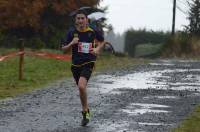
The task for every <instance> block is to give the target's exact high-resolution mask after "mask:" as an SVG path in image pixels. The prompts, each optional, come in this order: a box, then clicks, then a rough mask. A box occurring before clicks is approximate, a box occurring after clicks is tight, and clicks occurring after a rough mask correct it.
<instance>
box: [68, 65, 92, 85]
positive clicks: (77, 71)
mask: <svg viewBox="0 0 200 132" xmlns="http://www.w3.org/2000/svg"><path fill="white" fill-rule="evenodd" d="M93 68H94V62H91V63H88V64H85V65H82V66H80V67H77V66H73V65H72V66H71V71H72V74H73V77H74V79H75V81H76V84H77V85H78V81H79V78H80V77H85V78H86V80H87V81H88V80H89V79H90V76H91V74H92V71H93Z"/></svg>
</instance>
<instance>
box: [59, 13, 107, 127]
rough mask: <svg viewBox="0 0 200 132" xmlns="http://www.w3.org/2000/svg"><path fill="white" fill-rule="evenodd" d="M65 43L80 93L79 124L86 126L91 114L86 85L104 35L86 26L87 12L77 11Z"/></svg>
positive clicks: (64, 48) (64, 47) (102, 43)
mask: <svg viewBox="0 0 200 132" xmlns="http://www.w3.org/2000/svg"><path fill="white" fill-rule="evenodd" d="M66 44H67V45H66V46H63V47H62V49H63V50H68V49H70V48H72V65H71V71H72V74H73V77H74V79H75V81H76V84H77V86H78V88H79V93H80V100H81V104H82V115H83V119H82V122H81V125H82V126H86V125H87V124H88V122H89V120H90V116H91V114H90V111H89V106H88V102H87V91H86V86H87V83H88V80H89V78H90V76H91V74H92V71H93V67H94V64H95V61H96V55H97V54H99V52H100V49H101V48H102V47H103V45H104V37H103V36H102V35H100V34H98V32H95V31H94V30H93V29H92V28H90V27H89V26H88V18H87V14H86V13H85V12H84V11H78V12H77V13H76V15H75V27H74V28H72V29H70V30H69V32H68V34H67V38H66Z"/></svg>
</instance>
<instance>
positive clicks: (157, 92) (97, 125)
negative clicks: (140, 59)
mask: <svg viewBox="0 0 200 132" xmlns="http://www.w3.org/2000/svg"><path fill="white" fill-rule="evenodd" d="M199 82H200V62H196V61H180V60H179V61H177V60H170V61H167V60H157V61H155V63H151V64H147V65H140V66H136V67H132V68H129V69H122V70H119V71H110V72H105V73H97V74H96V75H95V76H93V77H92V78H91V80H90V82H89V84H88V98H89V105H90V109H91V111H92V120H91V122H90V124H89V125H88V126H87V127H81V126H80V121H81V113H80V110H81V107H80V101H79V93H78V90H77V88H76V87H75V84H74V82H73V80H72V79H64V80H61V81H58V82H56V83H53V84H51V85H50V86H48V87H47V88H46V89H43V90H37V91H34V92H32V93H30V94H26V95H23V96H20V97H17V98H14V99H6V100H2V101H1V102H0V132H166V131H170V129H171V128H174V127H176V126H177V125H178V124H179V123H180V122H181V121H182V120H184V119H185V118H186V117H187V116H188V115H189V114H190V113H191V112H192V110H193V109H194V108H195V106H197V105H198V104H200V88H199V84H200V83H199Z"/></svg>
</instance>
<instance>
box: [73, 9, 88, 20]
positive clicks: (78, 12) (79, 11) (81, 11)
mask: <svg viewBox="0 0 200 132" xmlns="http://www.w3.org/2000/svg"><path fill="white" fill-rule="evenodd" d="M78 14H84V15H85V17H86V18H87V13H86V11H83V10H78V11H77V12H76V13H75V15H74V17H76V16H77V15H78Z"/></svg>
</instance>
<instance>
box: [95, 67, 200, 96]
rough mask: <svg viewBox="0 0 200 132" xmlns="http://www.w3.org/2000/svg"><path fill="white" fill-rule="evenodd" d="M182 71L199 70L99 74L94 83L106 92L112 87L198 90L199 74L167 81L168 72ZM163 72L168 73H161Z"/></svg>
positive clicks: (182, 70)
mask: <svg viewBox="0 0 200 132" xmlns="http://www.w3.org/2000/svg"><path fill="white" fill-rule="evenodd" d="M184 72H187V74H189V73H190V72H200V69H173V70H171V69H168V70H162V71H150V72H140V73H132V74H127V75H124V76H116V75H99V76H96V78H97V80H98V81H97V83H96V84H95V85H97V86H96V87H100V88H101V89H102V90H101V92H102V93H108V92H110V91H112V90H113V89H118V88H130V89H149V88H150V89H172V90H198V87H199V82H200V77H199V75H191V74H192V73H191V74H189V75H187V76H186V77H185V78H181V80H177V82H176V83H175V82H170V81H167V79H168V78H171V74H170V73H177V74H179V73H180V74H181V73H184ZM164 73H168V74H167V75H163V74H164ZM158 78H162V80H159V81H158ZM184 80H185V81H184ZM187 80H190V82H187ZM103 82H105V83H103ZM199 91H200V90H199Z"/></svg>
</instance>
